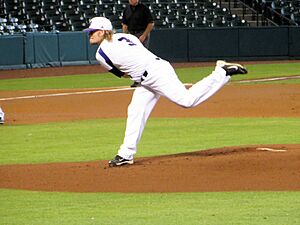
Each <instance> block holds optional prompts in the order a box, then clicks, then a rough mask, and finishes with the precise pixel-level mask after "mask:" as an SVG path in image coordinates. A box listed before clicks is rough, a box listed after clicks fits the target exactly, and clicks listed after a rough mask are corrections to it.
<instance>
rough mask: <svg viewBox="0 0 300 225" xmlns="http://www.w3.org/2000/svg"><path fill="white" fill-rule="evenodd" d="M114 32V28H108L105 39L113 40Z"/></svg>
mask: <svg viewBox="0 0 300 225" xmlns="http://www.w3.org/2000/svg"><path fill="white" fill-rule="evenodd" d="M113 34H114V32H113V31H112V30H106V31H105V32H104V39H105V40H107V41H112V37H113Z"/></svg>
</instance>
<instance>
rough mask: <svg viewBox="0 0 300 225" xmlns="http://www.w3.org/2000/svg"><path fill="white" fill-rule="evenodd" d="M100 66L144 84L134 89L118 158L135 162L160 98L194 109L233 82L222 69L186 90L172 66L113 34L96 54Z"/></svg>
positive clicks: (131, 39)
mask: <svg viewBox="0 0 300 225" xmlns="http://www.w3.org/2000/svg"><path fill="white" fill-rule="evenodd" d="M96 58H97V60H98V61H99V62H100V64H101V65H102V66H103V67H105V68H106V69H107V70H108V71H110V72H112V73H114V74H115V75H117V76H118V77H121V76H123V75H125V74H128V75H129V76H130V78H131V79H132V80H134V81H137V82H141V87H138V88H136V89H135V91H134V93H133V96H132V100H131V103H130V105H129V106H128V117H127V124H126V131H125V137H124V141H123V144H122V145H121V146H120V149H119V151H118V155H119V156H121V157H123V158H125V159H129V160H131V159H133V156H134V154H135V153H136V151H137V144H138V142H139V140H140V138H141V135H142V133H143V130H144V127H145V124H146V122H147V119H148V117H149V115H150V113H151V111H152V109H153V108H154V106H155V104H156V103H157V101H158V99H159V97H160V96H165V97H166V98H167V99H169V100H170V101H172V102H174V103H176V104H178V105H180V106H182V107H185V108H191V107H195V106H197V105H199V104H200V103H201V102H203V101H205V100H206V99H208V98H209V97H210V96H212V95H213V94H215V93H216V92H217V91H218V90H219V89H220V88H221V87H223V86H224V85H225V84H226V83H227V82H228V81H229V79H230V76H226V71H225V70H224V69H222V68H221V67H219V66H216V67H215V70H214V71H213V72H212V73H211V74H210V75H209V76H207V77H205V78H204V79H202V80H200V81H199V82H197V83H196V84H194V85H193V86H192V87H191V88H189V89H187V88H186V87H185V86H184V85H183V84H182V82H181V81H180V80H179V79H178V77H177V75H176V73H175V71H174V69H173V67H172V66H171V64H170V63H169V62H167V61H165V60H163V59H160V58H159V57H157V56H156V55H154V54H153V53H152V52H150V51H149V50H147V49H146V48H145V47H144V46H143V45H142V44H141V43H140V41H139V39H138V38H136V37H135V36H133V35H130V34H121V33H118V34H114V35H113V40H112V41H107V40H104V41H103V42H102V43H101V44H100V46H99V48H98V50H97V53H96Z"/></svg>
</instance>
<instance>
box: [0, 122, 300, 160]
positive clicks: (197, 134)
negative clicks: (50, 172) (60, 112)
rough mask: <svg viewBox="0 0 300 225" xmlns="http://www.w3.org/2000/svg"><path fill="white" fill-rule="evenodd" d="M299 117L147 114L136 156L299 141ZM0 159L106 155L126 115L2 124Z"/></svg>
mask: <svg viewBox="0 0 300 225" xmlns="http://www.w3.org/2000/svg"><path fill="white" fill-rule="evenodd" d="M299 127H300V119H298V118H236V119H235V118H224V119H204V118H202V119H201V118H193V119H159V118H150V120H149V122H148V124H147V126H146V128H145V132H144V134H143V137H142V139H141V142H140V144H139V145H138V148H139V151H138V155H137V156H138V157H141V156H154V155H161V154H175V153H179V152H187V151H195V150H203V149H209V148H215V147H223V146H239V145H250V144H271V143H274V144H284V143H287V144H288V143H299V136H300V130H299ZM0 129H1V130H2V131H3V132H1V141H0V142H1V155H2V156H1V158H0V163H1V164H11V163H14V164H15V163H39V162H65V161H71V162H73V161H88V160H98V159H110V158H111V157H112V156H113V155H115V154H116V153H117V149H118V147H119V145H120V144H121V142H122V140H123V134H124V130H125V119H98V120H88V121H78V122H64V123H49V124H36V125H17V126H16V125H15V126H3V127H1V128H0Z"/></svg>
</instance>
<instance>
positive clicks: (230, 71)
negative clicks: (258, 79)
mask: <svg viewBox="0 0 300 225" xmlns="http://www.w3.org/2000/svg"><path fill="white" fill-rule="evenodd" d="M216 64H217V66H220V67H222V68H223V69H224V70H225V71H226V76H232V75H236V74H246V73H248V71H247V70H246V68H245V67H243V66H242V65H240V64H237V63H228V62H225V61H223V60H218V61H217V63H216Z"/></svg>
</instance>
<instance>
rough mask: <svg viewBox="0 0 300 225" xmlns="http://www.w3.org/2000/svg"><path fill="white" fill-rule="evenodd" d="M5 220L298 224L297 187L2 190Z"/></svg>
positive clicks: (48, 224) (19, 224)
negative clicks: (141, 191) (199, 190)
mask: <svg viewBox="0 0 300 225" xmlns="http://www.w3.org/2000/svg"><path fill="white" fill-rule="evenodd" d="M0 199H1V204H0V217H1V222H0V223H1V224H2V225H13V224H15V225H41V224H43V225H61V224H63V225H64V224H67V225H77V224H78V225H82V224H85V225H89V224H97V225H102V224H103V225H126V224H128V225H133V224H134V225H153V224H155V225H168V224H170V225H176V224H178V225H182V224H189V225H194V224H195V225H196V224H197V225H258V224H259V225H295V224H299V222H300V216H299V209H300V208H299V205H300V200H299V199H300V193H299V192H244V193H239V192H236V193H226V192H224V193H165V194H163V193H160V194H155V193H148V194H121V193H113V194H110V193H85V194H84V193H47V192H44V193H39V192H27V191H12V190H2V191H0Z"/></svg>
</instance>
